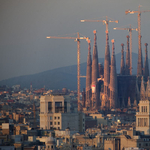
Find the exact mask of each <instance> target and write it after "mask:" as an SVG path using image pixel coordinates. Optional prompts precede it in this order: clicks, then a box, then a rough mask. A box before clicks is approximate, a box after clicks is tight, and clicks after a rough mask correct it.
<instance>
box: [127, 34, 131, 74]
mask: <svg viewBox="0 0 150 150" xmlns="http://www.w3.org/2000/svg"><path fill="white" fill-rule="evenodd" d="M130 69H131V68H130V50H129V35H127V52H126V75H130Z"/></svg>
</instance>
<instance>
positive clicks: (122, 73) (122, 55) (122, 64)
mask: <svg viewBox="0 0 150 150" xmlns="http://www.w3.org/2000/svg"><path fill="white" fill-rule="evenodd" d="M121 46H122V49H121V66H120V74H121V75H124V74H125V65H124V44H123V43H122V44H121Z"/></svg>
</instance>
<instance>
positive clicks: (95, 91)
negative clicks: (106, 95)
mask: <svg viewBox="0 0 150 150" xmlns="http://www.w3.org/2000/svg"><path fill="white" fill-rule="evenodd" d="M93 33H94V46H93V60H92V108H93V109H94V108H98V106H99V104H98V103H99V96H98V95H99V92H98V91H99V90H98V89H99V88H98V83H97V78H98V76H99V75H98V52H97V43H96V30H94V31H93Z"/></svg>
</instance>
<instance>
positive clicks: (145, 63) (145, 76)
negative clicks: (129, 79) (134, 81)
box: [143, 43, 149, 81]
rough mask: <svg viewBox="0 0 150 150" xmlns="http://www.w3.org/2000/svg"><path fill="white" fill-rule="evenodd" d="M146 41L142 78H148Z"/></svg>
mask: <svg viewBox="0 0 150 150" xmlns="http://www.w3.org/2000/svg"><path fill="white" fill-rule="evenodd" d="M147 45H148V44H147V43H145V62H144V71H143V75H144V78H145V79H146V81H147V79H148V76H149V67H148V54H147Z"/></svg>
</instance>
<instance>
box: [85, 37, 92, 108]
mask: <svg viewBox="0 0 150 150" xmlns="http://www.w3.org/2000/svg"><path fill="white" fill-rule="evenodd" d="M91 65H92V60H91V45H90V40H88V57H87V69H86V104H85V105H86V107H90V106H91V94H92V92H91V70H92V69H91Z"/></svg>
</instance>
